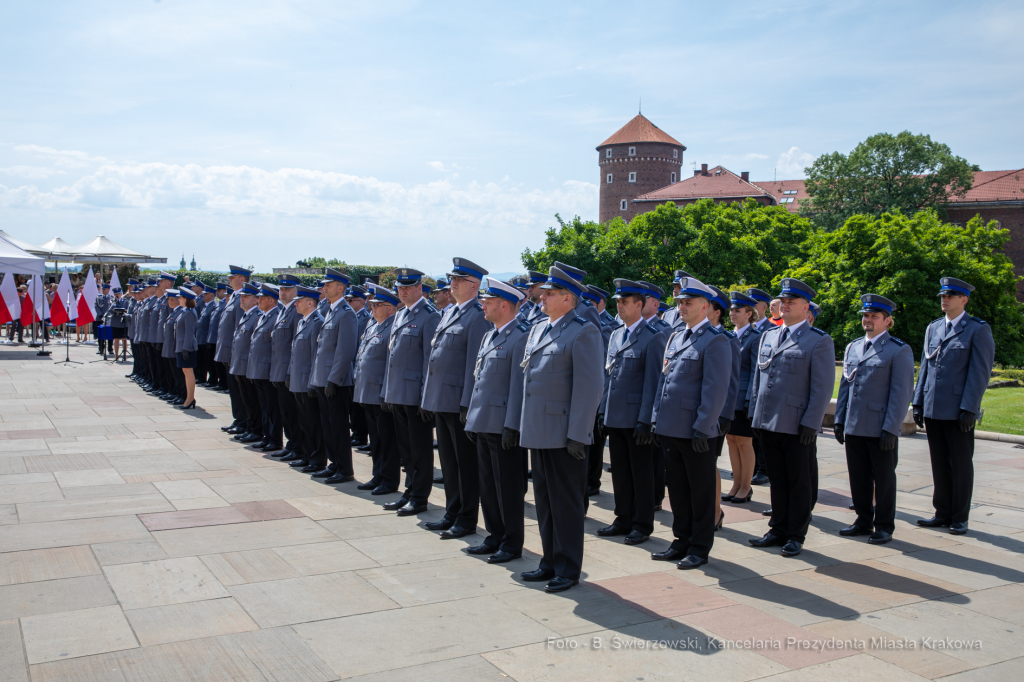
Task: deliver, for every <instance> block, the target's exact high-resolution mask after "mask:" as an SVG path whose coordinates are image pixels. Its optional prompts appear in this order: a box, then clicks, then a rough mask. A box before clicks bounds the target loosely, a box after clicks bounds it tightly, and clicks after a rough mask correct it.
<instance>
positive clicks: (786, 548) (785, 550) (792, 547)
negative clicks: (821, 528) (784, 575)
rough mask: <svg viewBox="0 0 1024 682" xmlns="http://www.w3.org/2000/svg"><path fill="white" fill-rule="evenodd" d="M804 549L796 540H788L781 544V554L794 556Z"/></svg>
mask: <svg viewBox="0 0 1024 682" xmlns="http://www.w3.org/2000/svg"><path fill="white" fill-rule="evenodd" d="M802 551H804V546H803V545H801V544H800V543H799V542H797V541H796V540H790V541H789V542H787V543H786V544H784V545H783V546H782V556H796V555H797V554H799V553H800V552H802Z"/></svg>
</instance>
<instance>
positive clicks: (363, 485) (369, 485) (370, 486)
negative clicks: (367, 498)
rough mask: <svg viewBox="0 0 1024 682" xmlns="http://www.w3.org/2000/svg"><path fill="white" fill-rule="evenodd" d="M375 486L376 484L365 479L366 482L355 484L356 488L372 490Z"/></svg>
mask: <svg viewBox="0 0 1024 682" xmlns="http://www.w3.org/2000/svg"><path fill="white" fill-rule="evenodd" d="M376 487H377V484H376V483H374V482H373V481H367V482H366V483H360V484H359V485H357V486H356V490H373V489H374V488H376Z"/></svg>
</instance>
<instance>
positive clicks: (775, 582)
mask: <svg viewBox="0 0 1024 682" xmlns="http://www.w3.org/2000/svg"><path fill="white" fill-rule="evenodd" d="M71 354H72V357H73V358H75V357H76V356H78V359H84V360H92V359H94V358H95V347H89V346H83V347H79V346H72V347H71ZM5 372H6V376H4V374H5ZM126 373H127V372H126V371H125V369H124V367H123V366H119V365H115V364H111V363H102V362H100V363H94V364H89V365H83V366H73V367H71V368H68V367H65V366H58V365H55V364H54V363H53V361H52V360H43V359H38V358H37V356H35V355H34V354H31V357H28V356H26V357H19V356H18V355H17V347H14V348H10V347H0V383H3V384H4V387H5V388H6V389H8V393H7V394H6V395H5V396H4V397H2V398H0V682H7V680H17V681H18V682H22V681H26V680H29V679H31V680H32V681H33V682H38V681H39V680H60V681H61V682H65V681H67V680H83V681H84V680H88V681H93V680H117V681H118V682H130V681H135V680H139V681H140V682H141V681H147V682H149V681H151V680H154V681H155V680H168V681H170V680H174V681H177V680H183V679H189V680H211V681H212V680H228V679H230V680H245V681H248V680H302V681H303V682H305V681H306V680H323V681H324V682H327V681H329V680H335V679H360V680H375V681H379V680H384V679H387V680H389V681H396V680H397V681H399V682H401V681H403V680H413V679H415V680H416V681H417V682H422V681H424V680H425V681H430V680H443V681H444V682H450V681H451V680H461V679H473V680H491V679H494V680H498V679H501V680H521V681H522V680H558V682H569V681H570V680H586V681H587V682H594V681H598V680H623V679H631V680H635V679H637V678H643V679H648V680H652V679H730V680H732V679H734V680H749V679H771V680H780V681H782V680H786V681H788V680H807V681H811V680H814V681H815V682H816V681H817V680H820V679H840V678H841V679H844V680H850V681H856V680H871V681H872V682H873V681H874V680H878V679H886V680H889V681H890V682H899V681H901V680H921V679H940V678H944V679H949V680H986V682H987V680H990V679H1018V678H1020V677H1021V676H1024V649H1021V647H1020V643H1021V628H1024V615H1021V614H1022V613H1024V611H1022V610H1021V609H1020V606H1019V605H1020V603H1021V602H1022V601H1024V559H1022V558H1021V557H1022V556H1024V464H1022V462H1024V456H1021V455H1020V454H1019V453H1020V451H1019V450H1017V449H1016V448H1014V447H1012V445H1009V444H1004V443H994V442H987V441H986V442H983V443H979V444H978V448H977V455H976V458H975V461H976V465H977V466H976V480H975V496H974V500H975V504H974V508H973V509H972V513H971V532H970V533H969V534H968V535H966V536H951V535H949V533H948V532H945V530H944V529H922V528H919V527H918V526H917V525H916V521H917V519H919V518H922V517H925V516H930V515H931V511H932V508H931V483H932V481H931V468H930V460H929V457H928V452H927V444H926V442H925V439H924V438H923V437H920V436H912V437H906V438H903V439H901V442H900V465H899V468H898V479H897V480H898V487H899V490H900V492H899V494H898V497H897V524H896V526H897V527H896V534H895V539H894V540H893V542H891V543H889V544H887V545H884V546H874V545H869V544H867V543H866V542H864V541H863V538H855V539H847V538H841V537H840V536H839V535H838V531H839V529H841V528H843V527H845V526H846V525H848V524H849V523H850V522H851V521H852V520H853V515H852V512H850V511H849V510H848V509H847V508H846V504H847V501H848V499H849V482H848V480H847V475H846V466H845V454H844V453H843V451H842V449H841V448H840V446H838V444H836V443H835V442H834V440H832V439H831V438H830V435H829V434H828V432H826V433H825V434H823V435H822V436H821V437H820V438H819V442H818V453H819V476H820V484H819V485H820V489H821V492H820V494H819V504H818V507H817V508H816V510H815V512H814V521H813V523H812V526H811V529H810V531H809V533H808V538H807V542H806V545H805V551H804V553H803V554H802V555H800V556H799V557H797V558H795V559H787V558H784V557H782V556H780V555H779V553H778V550H777V549H772V550H761V549H755V548H753V547H751V546H750V545H749V544H748V542H747V540H748V539H750V538H754V537H759V536H761V535H762V534H763V533H764V532H765V530H766V527H767V523H766V519H765V518H764V517H762V516H761V514H760V512H761V511H762V510H763V509H765V508H767V506H769V505H770V497H769V495H770V491H769V489H768V488H762V487H755V489H754V496H753V500H752V502H750V503H749V504H744V505H734V504H728V503H726V504H723V505H722V506H723V510H724V513H725V528H724V529H723V530H722V531H721V532H719V533H717V534H716V541H715V546H714V548H713V550H712V553H711V561H710V563H709V564H707V565H706V566H704V567H702V568H701V569H700V570H697V571H685V572H684V571H678V570H676V568H675V566H674V565H673V564H666V563H664V562H654V561H651V559H650V552H652V551H659V550H663V549H665V548H666V547H667V546H668V544H669V542H670V541H671V539H672V533H671V522H672V514H671V511H670V510H668V508H667V506H666V510H665V511H661V512H658V513H657V514H656V519H655V533H654V535H653V536H652V538H651V539H650V540H649V541H648V542H647V543H645V544H644V545H643V546H641V547H630V546H627V545H625V544H623V542H622V540H621V538H600V537H597V536H596V535H595V534H594V531H595V530H596V529H597V528H599V527H601V526H602V525H606V524H607V523H608V522H609V521H610V520H611V518H612V516H613V509H614V498H613V495H612V494H611V492H612V486H611V480H610V476H609V475H608V474H605V476H604V478H603V482H602V493H601V494H600V495H598V496H597V497H594V498H591V507H590V512H589V515H588V518H587V522H586V529H587V535H586V537H585V543H584V544H585V556H584V564H583V582H582V584H581V585H580V586H579V587H576V588H574V589H572V590H570V591H569V592H566V593H563V594H559V595H550V594H546V593H545V592H543V590H542V589H541V587H542V585H538V584H536V583H524V582H522V581H521V580H520V579H519V577H518V574H519V573H520V572H521V571H523V570H528V569H532V568H534V567H536V563H537V561H538V556H537V553H538V552H539V551H540V539H539V535H538V534H537V526H536V510H535V508H534V505H533V496H532V492H531V493H529V494H528V495H527V505H526V512H527V514H526V515H527V519H526V523H527V531H526V542H525V548H524V556H523V558H522V559H518V560H515V561H512V562H510V563H508V564H502V565H499V566H493V565H489V564H487V563H486V561H485V560H484V559H483V558H481V557H473V556H467V555H466V553H465V549H466V547H468V546H470V545H472V544H477V543H479V542H480V541H481V540H482V535H480V534H477V535H472V536H469V537H466V538H462V539H460V540H452V541H441V540H439V539H438V537H437V534H436V533H431V532H429V531H426V530H424V528H423V524H424V523H425V522H427V521H432V520H437V519H439V518H440V517H441V514H442V513H443V503H444V495H443V491H442V490H441V487H440V486H435V487H434V489H433V494H432V496H431V499H430V505H429V510H428V511H427V512H425V513H424V514H421V515H419V516H418V517H405V518H399V517H396V516H395V515H394V514H392V513H390V512H386V511H385V510H384V509H383V508H382V507H381V506H380V505H381V503H383V502H386V501H389V500H390V499H392V498H393V497H395V496H385V498H386V499H381V498H378V497H373V496H370V495H369V494H367V493H365V492H359V491H356V490H355V483H348V484H341V485H337V486H326V485H323V484H322V483H320V482H318V481H314V480H311V479H310V478H309V477H308V476H306V475H303V474H300V473H299V472H297V471H296V470H294V469H291V468H290V467H288V466H287V465H286V464H283V463H280V462H278V461H276V460H275V459H274V458H272V457H269V456H266V455H264V454H262V453H259V452H255V451H253V450H252V449H251V448H246V447H244V446H242V445H240V444H238V443H234V442H232V441H231V440H230V438H228V437H227V436H225V435H224V434H223V433H222V432H221V431H220V430H219V427H220V426H222V425H224V424H226V423H228V421H229V420H230V409H229V406H228V398H227V396H225V395H221V394H214V393H210V392H208V391H204V390H202V389H200V391H199V394H198V402H199V405H200V408H201V409H198V410H196V411H195V412H192V411H189V412H188V413H184V412H182V411H180V410H176V409H174V408H173V407H171V406H168V405H166V404H164V403H163V402H161V401H157V400H153V399H151V398H149V397H147V396H145V395H143V394H142V393H141V391H140V390H139V388H138V387H137V386H136V385H134V384H133V383H131V382H130V381H128V380H126V379H125V378H124V376H123V375H124V374H126ZM11 395H13V396H15V397H13V398H12V397H10V396H11ZM606 456H607V455H606ZM370 464H371V462H370V459H369V458H368V457H365V456H361V455H358V454H357V455H355V459H354V465H355V471H356V477H357V479H358V480H359V481H364V480H366V479H367V477H368V476H369V475H370V470H369V467H370ZM719 465H720V466H721V467H723V469H722V475H723V483H724V485H725V486H726V487H728V485H729V484H730V474H729V471H728V466H729V462H728V458H727V457H723V458H722V459H721V460H719ZM478 531H479V533H483V532H484V530H483V528H480V529H478ZM787 638H789V639H788V640H787ZM946 638H949V641H950V642H955V641H958V640H963V641H965V642H967V643H968V645H969V644H970V642H971V641H975V640H977V641H980V642H981V643H982V646H981V648H973V647H971V646H968V647H967V648H940V647H935V646H932V647H927V646H922V645H921V643H922V642H924V641H932V642H934V641H942V642H946V641H947V640H946ZM753 640H760V641H763V642H768V643H778V644H779V646H778V647H777V648H757V647H751V646H745V644H749V643H750V642H751V641H753ZM873 640H874V641H877V642H878V643H879V644H878V646H875V645H872V644H871V642H872V641H873ZM787 641H788V642H789V643H787ZM829 642H840V643H843V642H853V643H854V644H856V643H857V642H866V644H864V645H863V646H860V645H857V646H846V647H843V646H839V647H838V648H836V647H835V646H833V647H832V648H830V647H829V646H828V643H829ZM885 642H889V643H892V642H904V643H906V642H911V643H914V644H916V646H913V647H896V646H895V645H889V646H882V644H883V643H885ZM595 643H596V644H595Z"/></svg>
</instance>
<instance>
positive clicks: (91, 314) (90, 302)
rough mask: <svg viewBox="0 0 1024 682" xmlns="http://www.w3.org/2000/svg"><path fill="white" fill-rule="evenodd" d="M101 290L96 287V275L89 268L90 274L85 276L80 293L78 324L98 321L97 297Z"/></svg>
mask: <svg viewBox="0 0 1024 682" xmlns="http://www.w3.org/2000/svg"><path fill="white" fill-rule="evenodd" d="M97 296H99V291H97V289H96V276H95V275H93V274H92V268H89V274H88V275H86V276H85V284H83V285H82V293H80V294H79V295H78V322H77V324H89V323H90V322H95V321H96V297H97Z"/></svg>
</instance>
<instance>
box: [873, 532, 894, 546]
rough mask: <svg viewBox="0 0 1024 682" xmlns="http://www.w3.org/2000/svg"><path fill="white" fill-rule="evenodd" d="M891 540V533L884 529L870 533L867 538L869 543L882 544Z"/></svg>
mask: <svg viewBox="0 0 1024 682" xmlns="http://www.w3.org/2000/svg"><path fill="white" fill-rule="evenodd" d="M890 540H892V534H891V533H886V532H885V531H884V530H880V531H878V532H877V533H872V534H871V537H869V538H868V544H869V545H884V544H885V543H887V542H889V541H890Z"/></svg>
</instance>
